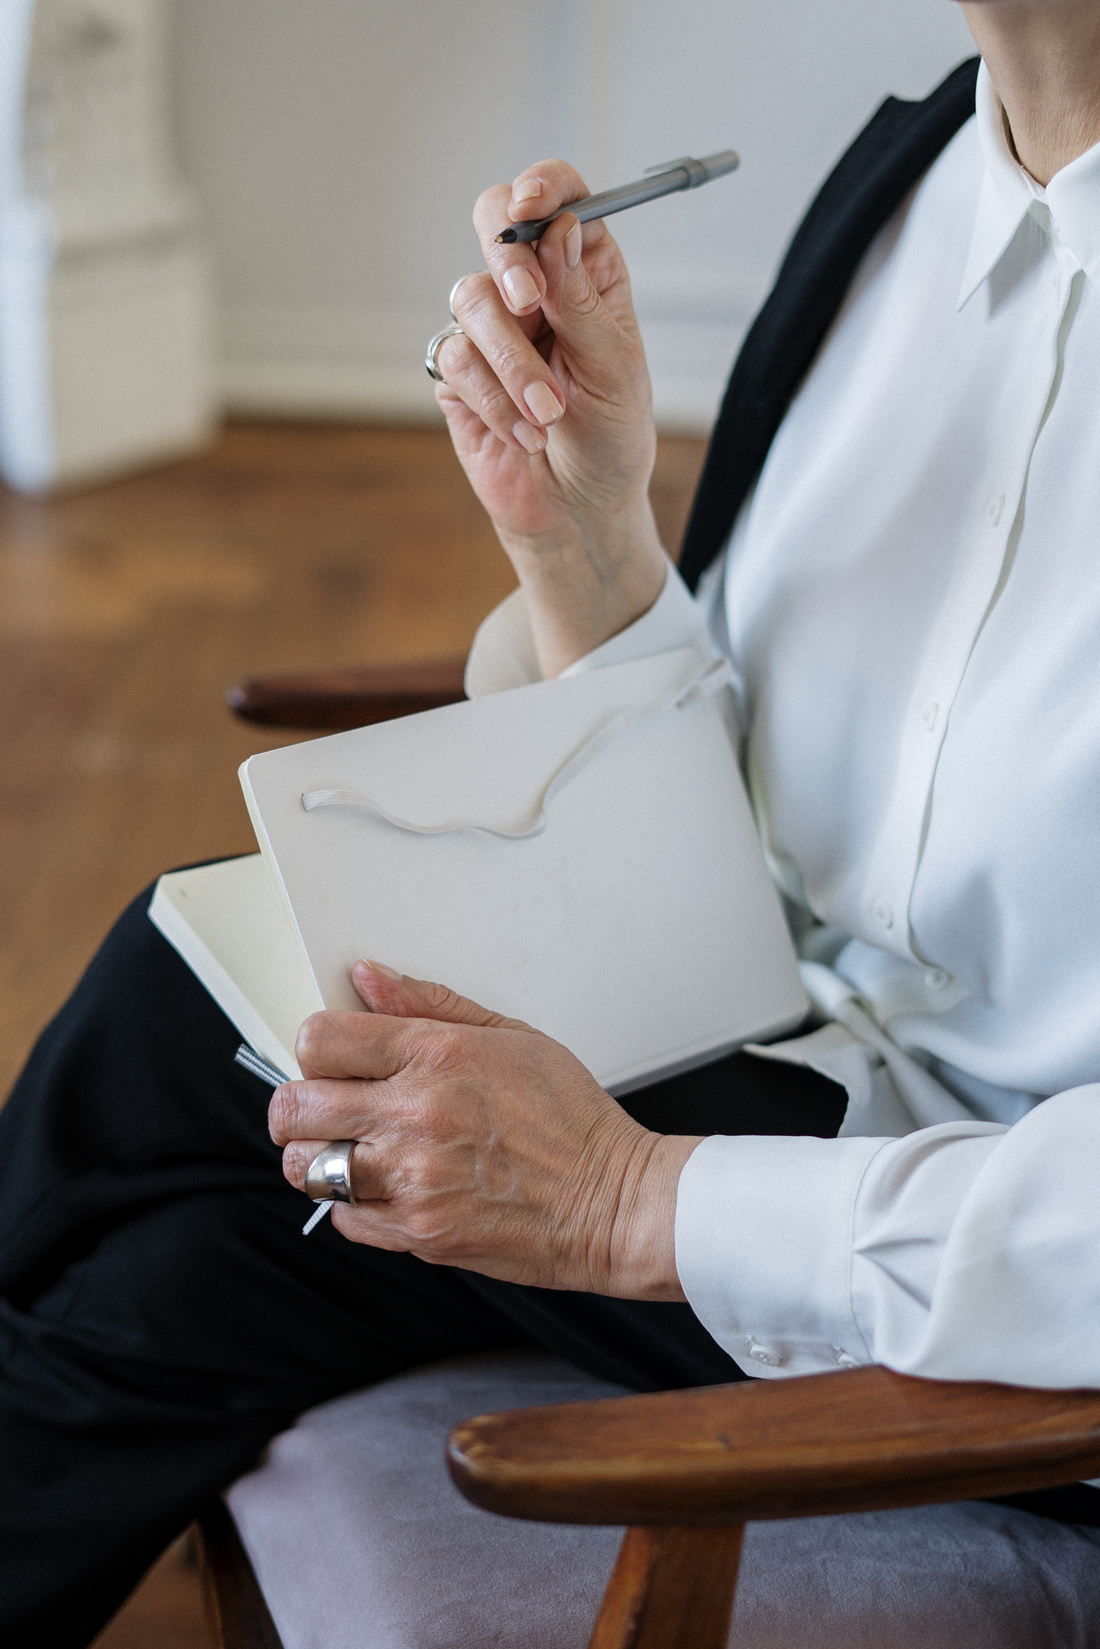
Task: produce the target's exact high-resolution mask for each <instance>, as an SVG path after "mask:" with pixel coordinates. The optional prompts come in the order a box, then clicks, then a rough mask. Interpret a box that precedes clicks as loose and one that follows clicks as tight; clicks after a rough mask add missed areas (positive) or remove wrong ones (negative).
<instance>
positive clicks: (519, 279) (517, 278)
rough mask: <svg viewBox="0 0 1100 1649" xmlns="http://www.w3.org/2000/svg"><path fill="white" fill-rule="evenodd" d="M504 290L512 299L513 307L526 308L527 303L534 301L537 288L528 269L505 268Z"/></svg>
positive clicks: (537, 293)
mask: <svg viewBox="0 0 1100 1649" xmlns="http://www.w3.org/2000/svg"><path fill="white" fill-rule="evenodd" d="M504 290H505V291H506V292H507V294H508V296H509V297H510V298H511V300H512V308H513V309H526V308H527V306H528V304H532V303H534V302H535V301H536V299H537V298H538V295H539V289H538V287H537V286H536V285H535V277H534V276H533V275H532V274H531V272H530V270H528V269H506V270H505V271H504Z"/></svg>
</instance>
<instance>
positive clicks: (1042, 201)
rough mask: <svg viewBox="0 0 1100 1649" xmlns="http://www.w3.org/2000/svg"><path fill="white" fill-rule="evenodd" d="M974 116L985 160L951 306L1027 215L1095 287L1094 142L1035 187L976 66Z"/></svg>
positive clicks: (1097, 201) (1098, 258)
mask: <svg viewBox="0 0 1100 1649" xmlns="http://www.w3.org/2000/svg"><path fill="white" fill-rule="evenodd" d="M975 116H976V120H977V127H978V139H979V142H980V144H981V150H982V159H983V161H984V163H985V165H984V171H983V174H982V184H981V189H980V191H979V194H978V207H977V212H976V213H975V218H974V230H973V234H972V235H971V239H970V250H969V252H968V254H967V259H966V267H965V268H964V270H963V277H962V284H961V286H960V289H959V308H960V309H961V308H962V306H963V305H964V304H965V303H966V302H967V300H968V299H969V298H971V297H972V296H973V295H974V293H975V292H976V291H977V289H978V287H979V286H980V285H981V284H982V282H983V281H984V280H985V279H986V278H987V276H989V275H990V274H991V273H992V272H993V270H994V269H995V268H996V266H997V264H998V263H999V262H1000V260H1001V258H1002V257H1003V256H1004V254H1005V252H1006V251H1007V250H1008V248H1009V246H1010V244H1011V243H1012V241H1013V240H1014V239H1015V237H1016V234H1017V232H1018V231H1019V228H1020V225H1021V224H1022V223H1023V221H1024V219H1025V218H1026V217H1028V216H1029V215H1030V216H1031V217H1033V218H1034V219H1035V221H1036V222H1037V223H1038V224H1039V225H1040V227H1041V228H1042V229H1043V230H1044V231H1045V232H1046V234H1047V235H1048V236H1049V237H1050V239H1051V241H1052V242H1053V243H1054V244H1055V246H1058V245H1061V246H1063V247H1064V248H1065V249H1066V250H1067V251H1068V252H1069V254H1070V255H1071V256H1072V258H1073V259H1074V261H1075V262H1076V263H1077V264H1079V265H1080V267H1081V268H1082V269H1084V271H1085V273H1086V274H1087V275H1088V277H1089V279H1090V280H1091V281H1092V282H1093V284H1094V285H1096V286H1100V144H1096V145H1094V146H1093V148H1091V149H1088V150H1086V152H1085V153H1084V154H1083V155H1078V157H1077V159H1076V160H1074V161H1072V162H1071V163H1070V165H1068V166H1065V167H1063V168H1062V170H1061V171H1060V172H1057V173H1056V174H1055V175H1054V177H1052V178H1051V180H1050V182H1049V184H1048V185H1047V187H1046V188H1045V189H1043V188H1042V187H1041V186H1040V185H1039V184H1038V183H1036V182H1035V180H1034V178H1032V177H1030V176H1029V175H1028V173H1027V172H1026V171H1025V170H1024V168H1023V167H1022V166H1021V165H1020V162H1019V161H1018V160H1017V159H1016V157H1015V155H1014V154H1013V153H1012V150H1011V149H1010V147H1009V142H1008V134H1007V131H1006V128H1005V119H1004V110H1003V108H1002V107H1001V102H1000V99H999V98H998V96H997V94H996V92H995V91H994V90H993V82H992V81H991V80H990V78H989V71H988V69H987V68H986V66H985V64H984V63H983V64H982V65H981V67H980V68H979V70H978V85H977V92H976V94H975Z"/></svg>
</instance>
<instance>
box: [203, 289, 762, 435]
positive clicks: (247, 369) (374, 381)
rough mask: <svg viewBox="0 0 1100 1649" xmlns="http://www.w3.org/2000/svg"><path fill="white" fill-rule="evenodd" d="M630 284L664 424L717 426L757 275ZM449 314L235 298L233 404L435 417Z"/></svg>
mask: <svg viewBox="0 0 1100 1649" xmlns="http://www.w3.org/2000/svg"><path fill="white" fill-rule="evenodd" d="M634 289H635V295H636V299H637V303H638V314H639V320H640V323H641V327H642V333H643V336H644V338H645V340H646V350H647V353H648V356H649V363H650V374H651V376H652V379H653V400H654V410H655V413H656V416H657V422H658V424H659V425H660V426H661V427H662V428H665V429H670V430H684V431H691V432H702V431H705V430H707V429H709V428H710V425H711V423H712V422H713V419H714V414H715V411H716V410H717V407H718V402H719V400H720V398H721V393H722V389H723V387H724V385H725V381H726V377H727V376H728V373H729V368H730V363H731V362H732V360H733V356H734V354H735V352H736V349H737V345H738V343H739V342H740V339H741V337H742V336H743V334H744V330H745V327H746V325H747V323H748V321H749V319H750V318H751V315H752V313H753V310H754V308H755V306H756V303H757V302H758V301H759V296H760V288H759V283H757V282H748V281H745V280H740V279H731V280H722V281H716V280H714V279H709V278H708V279H702V280H701V279H699V278H698V277H696V276H678V277H669V276H656V275H652V276H651V275H647V274H644V273H643V274H642V275H640V276H635V280H634ZM445 319H446V317H445V316H444V317H443V319H441V318H440V316H439V314H438V312H436V311H434V310H433V312H432V313H431V314H427V313H421V312H418V311H413V310H398V311H394V310H385V309H381V308H378V309H372V308H369V307H367V306H364V307H362V308H359V307H348V308H329V309H317V308H305V307H301V308H297V307H291V306H286V307H282V306H260V305H239V306H233V305H230V306H228V307H227V309H226V310H225V311H224V312H223V319H222V336H223V349H222V367H221V388H222V393H223V396H224V399H225V402H226V405H227V406H228V408H229V409H230V410H231V411H233V412H240V413H246V414H252V415H259V416H268V417H272V416H274V417H304V418H364V419H369V420H383V419H385V420H400V421H402V422H405V421H410V422H425V423H428V422H435V421H437V420H438V418H439V411H438V409H437V407H436V404H435V399H434V397H433V395H432V387H431V383H430V381H429V379H428V375H427V373H426V372H425V370H424V365H423V360H424V348H425V345H426V344H427V341H428V339H429V337H430V336H431V334H432V333H433V332H434V331H436V330H438V328H439V327H440V326H442V325H443V324H444V321H445Z"/></svg>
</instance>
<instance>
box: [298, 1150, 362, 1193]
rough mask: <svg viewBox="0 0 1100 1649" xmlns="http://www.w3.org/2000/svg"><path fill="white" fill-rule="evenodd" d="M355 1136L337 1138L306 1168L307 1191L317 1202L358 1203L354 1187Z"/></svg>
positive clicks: (319, 1152)
mask: <svg viewBox="0 0 1100 1649" xmlns="http://www.w3.org/2000/svg"><path fill="white" fill-rule="evenodd" d="M354 1150H355V1141H354V1140H353V1139H334V1140H333V1142H332V1144H331V1145H326V1146H325V1148H324V1150H322V1151H318V1153H317V1155H316V1156H315V1157H314V1159H313V1161H312V1162H311V1163H310V1165H309V1167H308V1168H307V1169H306V1184H305V1192H306V1196H307V1197H309V1198H310V1199H311V1200H312V1201H313V1202H354V1201H355V1198H354V1196H353V1195H352V1189H351V1153H352V1152H353V1151H354Z"/></svg>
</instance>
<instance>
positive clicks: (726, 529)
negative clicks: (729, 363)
mask: <svg viewBox="0 0 1100 1649" xmlns="http://www.w3.org/2000/svg"><path fill="white" fill-rule="evenodd" d="M978 62H979V59H978V58H976V57H974V58H971V59H969V60H968V61H967V62H965V63H960V64H959V67H958V68H957V69H955V70H954V71H953V73H951V74H950V75H948V77H947V79H946V80H945V81H944V82H943V84H942V85H941V86H938V87H937V88H936V90H935V91H934V92H933V93H932V95H931V96H930V97H927V98H925V99H924V101H923V102H922V103H904V102H902V101H900V99H898V98H896V97H888V98H887V99H886V102H885V103H884V104H883V105H882V107H881V108H880V109H879V110H878V112H877V113H876V114H875V115H874V116H873V117H872V119H871V120H870V121H869V122H868V124H867V125H866V126H865V127H864V128H863V130H862V132H860V134H859V136H858V137H857V138H856V140H855V142H854V143H853V144H852V146H851V148H850V149H849V150H848V151H847V153H846V154H845V155H843V156H842V158H841V159H840V160H839V161H838V162H837V165H836V166H835V168H834V169H833V171H832V172H831V173H830V175H829V177H828V178H827V179H826V181H825V183H824V184H823V186H822V188H821V191H820V193H819V194H818V196H817V198H816V199H815V200H814V202H813V204H812V206H811V207H810V209H809V211H808V212H807V213H806V216H805V217H804V218H803V219H802V222H801V223H800V224H799V226H798V229H797V231H796V232H795V236H794V239H793V240H792V241H791V244H790V247H789V249H788V251H787V255H786V257H785V258H784V259H783V264H782V267H781V269H780V271H779V275H778V277H777V278H776V282H775V285H774V286H773V288H772V290H771V294H770V296H769V297H768V299H767V301H766V302H765V304H764V307H763V309H761V311H760V313H759V315H757V317H756V320H755V321H754V322H753V324H752V327H751V329H750V331H749V333H748V336H747V337H746V339H745V342H744V344H743V345H742V347H741V352H740V354H739V355H738V357H737V360H736V362H735V363H734V368H733V372H732V374H731V375H730V381H729V384H728V385H727V387H726V394H725V398H724V400H723V402H722V410H721V412H720V413H719V414H718V421H717V423H716V424H715V426H714V434H713V435H712V437H711V442H710V448H709V450H708V452H707V458H706V463H705V465H704V466H703V473H702V476H701V478H700V481H699V488H698V491H697V492H696V494H695V502H694V504H693V506H692V511H691V518H690V520H689V521H688V526H687V532H686V533H685V535H684V547H683V552H682V554H681V556H680V571H681V572H682V573H683V575H684V578H685V579H686V580H687V583H688V586H689V587H690V588H691V589H693V590H694V589H695V587H696V585H697V584H698V582H699V579H700V577H701V576H702V574H703V573H704V572H705V571H706V569H707V567H709V566H710V563H711V562H712V561H713V560H714V558H715V556H716V555H718V554H719V552H720V551H721V549H722V547H723V545H724V544H725V542H726V539H727V538H728V537H729V534H730V529H731V528H732V526H733V523H734V520H735V518H736V515H737V512H738V510H739V509H740V507H741V505H742V503H743V502H744V500H745V498H746V497H747V496H748V493H749V489H750V488H751V487H752V485H753V483H754V482H755V480H756V477H757V475H758V474H759V473H760V467H761V465H762V464H763V462H764V459H765V458H766V457H767V454H768V448H769V447H770V446H771V444H772V441H773V440H774V438H775V433H776V431H777V430H778V428H779V426H780V424H781V423H782V421H783V417H784V415H785V413H786V411H787V408H788V406H789V405H790V403H791V400H792V398H793V396H794V394H795V391H796V390H797V389H798V386H799V384H800V383H801V382H802V380H803V378H804V377H805V376H806V373H807V371H808V370H809V368H810V366H811V364H812V362H813V359H814V356H815V355H816V354H817V351H818V349H819V347H820V345H821V342H822V340H823V338H824V337H825V334H826V332H827V331H828V330H829V326H830V324H831V323H832V320H833V317H834V316H835V315H836V313H837V311H838V310H839V308H840V306H841V304H842V303H843V301H844V294H845V293H846V292H847V290H848V287H849V285H850V283H851V280H852V277H853V276H854V274H855V272H856V270H857V268H858V267H859V264H860V260H861V259H862V257H863V254H864V253H865V252H866V250H867V248H868V247H869V246H870V244H871V242H872V241H873V240H874V238H875V236H876V235H877V234H878V232H879V230H880V229H881V228H882V227H883V225H884V224H885V223H886V222H887V220H888V219H889V218H890V216H891V215H892V213H893V212H894V211H895V210H896V208H897V207H898V206H900V205H901V202H902V201H903V200H904V199H905V197H906V195H907V194H908V193H909V191H910V189H912V187H913V185H914V184H915V183H916V182H917V181H918V179H919V178H920V177H921V176H922V174H923V173H924V172H926V171H927V170H928V168H929V166H931V164H932V162H933V161H934V160H935V158H936V156H937V155H938V154H939V153H940V152H941V150H943V149H945V148H946V147H947V145H948V143H949V142H950V141H951V139H952V138H953V137H954V135H955V133H956V132H957V131H958V130H959V128H960V127H961V126H962V125H963V124H964V123H965V122H966V121H967V120H968V119H969V118H970V116H971V115H972V114H973V113H974V84H975V81H976V79H977V74H978Z"/></svg>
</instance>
